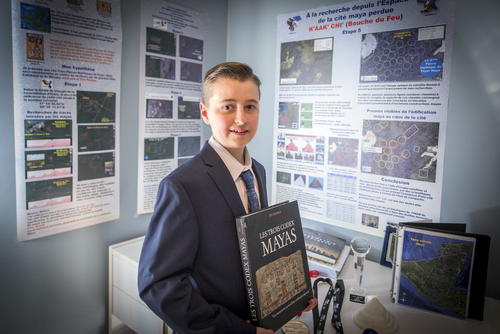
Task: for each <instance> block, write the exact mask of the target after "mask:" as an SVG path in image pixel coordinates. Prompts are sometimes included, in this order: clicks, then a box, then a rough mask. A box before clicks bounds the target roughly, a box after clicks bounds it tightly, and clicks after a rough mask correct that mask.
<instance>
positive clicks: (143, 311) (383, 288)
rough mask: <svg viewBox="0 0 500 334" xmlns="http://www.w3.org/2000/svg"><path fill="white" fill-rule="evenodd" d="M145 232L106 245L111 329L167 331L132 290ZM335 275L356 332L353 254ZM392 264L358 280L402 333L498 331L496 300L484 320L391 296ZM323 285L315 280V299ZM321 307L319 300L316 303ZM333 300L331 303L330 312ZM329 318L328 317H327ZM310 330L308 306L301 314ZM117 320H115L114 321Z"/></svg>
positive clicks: (369, 267)
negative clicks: (459, 316)
mask: <svg viewBox="0 0 500 334" xmlns="http://www.w3.org/2000/svg"><path fill="white" fill-rule="evenodd" d="M143 242H144V238H143V237H141V238H136V239H132V240H128V241H125V242H122V243H119V244H115V245H111V246H110V247H109V324H110V333H111V332H112V323H113V319H114V318H116V319H114V320H120V321H121V322H123V323H124V324H125V325H127V326H128V327H130V328H132V329H133V330H134V331H135V332H137V333H139V334H149V333H152V334H163V333H168V327H167V326H166V325H164V324H163V321H162V320H161V319H160V318H158V317H157V316H156V315H155V314H154V313H153V312H151V311H150V310H149V308H148V307H147V306H146V305H145V304H144V303H143V302H142V301H141V299H140V298H139V294H138V291H137V268H138V263H139V255H140V252H141V248H142V243H143ZM339 278H342V279H344V283H345V287H346V294H345V298H344V304H343V307H342V313H341V318H342V323H343V325H344V333H345V334H361V333H362V330H361V329H359V328H358V327H357V326H356V325H355V324H354V323H353V321H352V317H353V315H354V314H355V313H356V312H357V311H358V310H359V309H360V308H362V307H363V306H364V305H361V304H357V303H352V302H349V292H348V289H349V286H350V284H351V283H352V282H353V278H354V265H353V257H352V256H350V257H349V258H348V260H347V261H346V263H345V265H344V269H343V270H342V273H341V275H340V276H339ZM391 280H392V270H391V269H390V268H387V267H384V266H381V265H379V264H378V263H376V262H373V261H366V262H365V273H364V277H363V286H364V287H365V288H366V290H367V293H368V294H369V295H376V296H377V297H378V298H379V300H380V302H381V303H382V304H383V305H384V306H385V308H386V309H387V310H388V311H389V312H391V313H392V314H394V315H395V316H396V318H397V319H398V321H399V332H398V333H401V334H414V333H415V334H417V333H418V334H421V333H425V334H438V333H439V334H440V333H450V334H451V333H453V334H457V333H459V334H469V333H474V334H497V333H499V332H500V300H496V299H493V298H486V300H485V313H484V319H485V320H484V321H478V320H459V319H455V318H451V317H447V316H444V315H441V314H437V313H433V312H427V311H423V310H419V309H415V308H412V307H408V306H403V305H399V304H394V303H392V302H391V298H390V292H389V290H390V287H391ZM327 289H328V286H327V285H325V284H320V285H319V286H318V291H319V292H318V293H319V295H320V303H321V304H322V303H323V298H324V296H325V294H326V291H327ZM320 308H321V305H320ZM331 309H332V305H330V313H331ZM328 319H330V317H329V318H328ZM300 320H302V321H304V322H305V323H307V324H308V326H309V328H310V332H311V333H312V312H308V313H307V314H304V315H302V316H301V318H300ZM115 322H116V321H115ZM324 332H325V334H330V333H335V329H334V328H333V327H332V325H331V323H330V322H327V323H326V324H325V331H324Z"/></svg>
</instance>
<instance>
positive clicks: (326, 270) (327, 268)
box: [307, 256, 337, 280]
mask: <svg viewBox="0 0 500 334" xmlns="http://www.w3.org/2000/svg"><path fill="white" fill-rule="evenodd" d="M307 263H308V264H309V270H311V271H314V270H316V271H317V272H318V273H319V275H320V276H323V277H328V278H330V279H332V280H336V279H337V271H336V270H335V269H334V268H333V266H332V265H330V264H327V263H325V262H321V261H318V260H316V259H315V258H312V257H309V256H308V257H307Z"/></svg>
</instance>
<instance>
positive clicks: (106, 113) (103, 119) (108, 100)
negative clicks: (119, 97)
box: [76, 90, 116, 123]
mask: <svg viewBox="0 0 500 334" xmlns="http://www.w3.org/2000/svg"><path fill="white" fill-rule="evenodd" d="M115 113H116V94H115V93H111V92H87V91H81V90H79V91H77V92H76V117H77V122H78V123H112V122H114V121H115Z"/></svg>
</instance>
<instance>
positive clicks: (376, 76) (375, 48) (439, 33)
mask: <svg viewBox="0 0 500 334" xmlns="http://www.w3.org/2000/svg"><path fill="white" fill-rule="evenodd" d="M444 37H445V26H434V27H425V28H413V29H406V30H396V31H385V32H379V33H371V34H364V35H363V37H362V39H361V68H360V80H359V81H360V82H399V81H423V80H441V79H442V74H443V59H444V52H445V40H444Z"/></svg>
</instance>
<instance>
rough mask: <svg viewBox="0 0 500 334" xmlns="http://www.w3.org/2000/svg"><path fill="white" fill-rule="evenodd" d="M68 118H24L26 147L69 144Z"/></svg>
mask: <svg viewBox="0 0 500 334" xmlns="http://www.w3.org/2000/svg"><path fill="white" fill-rule="evenodd" d="M71 131H72V128H71V121H70V120H59V119H55V120H25V121H24V139H25V140H24V142H25V147H26V148H44V147H61V146H71V142H72V141H71V135H72V133H71Z"/></svg>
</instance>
